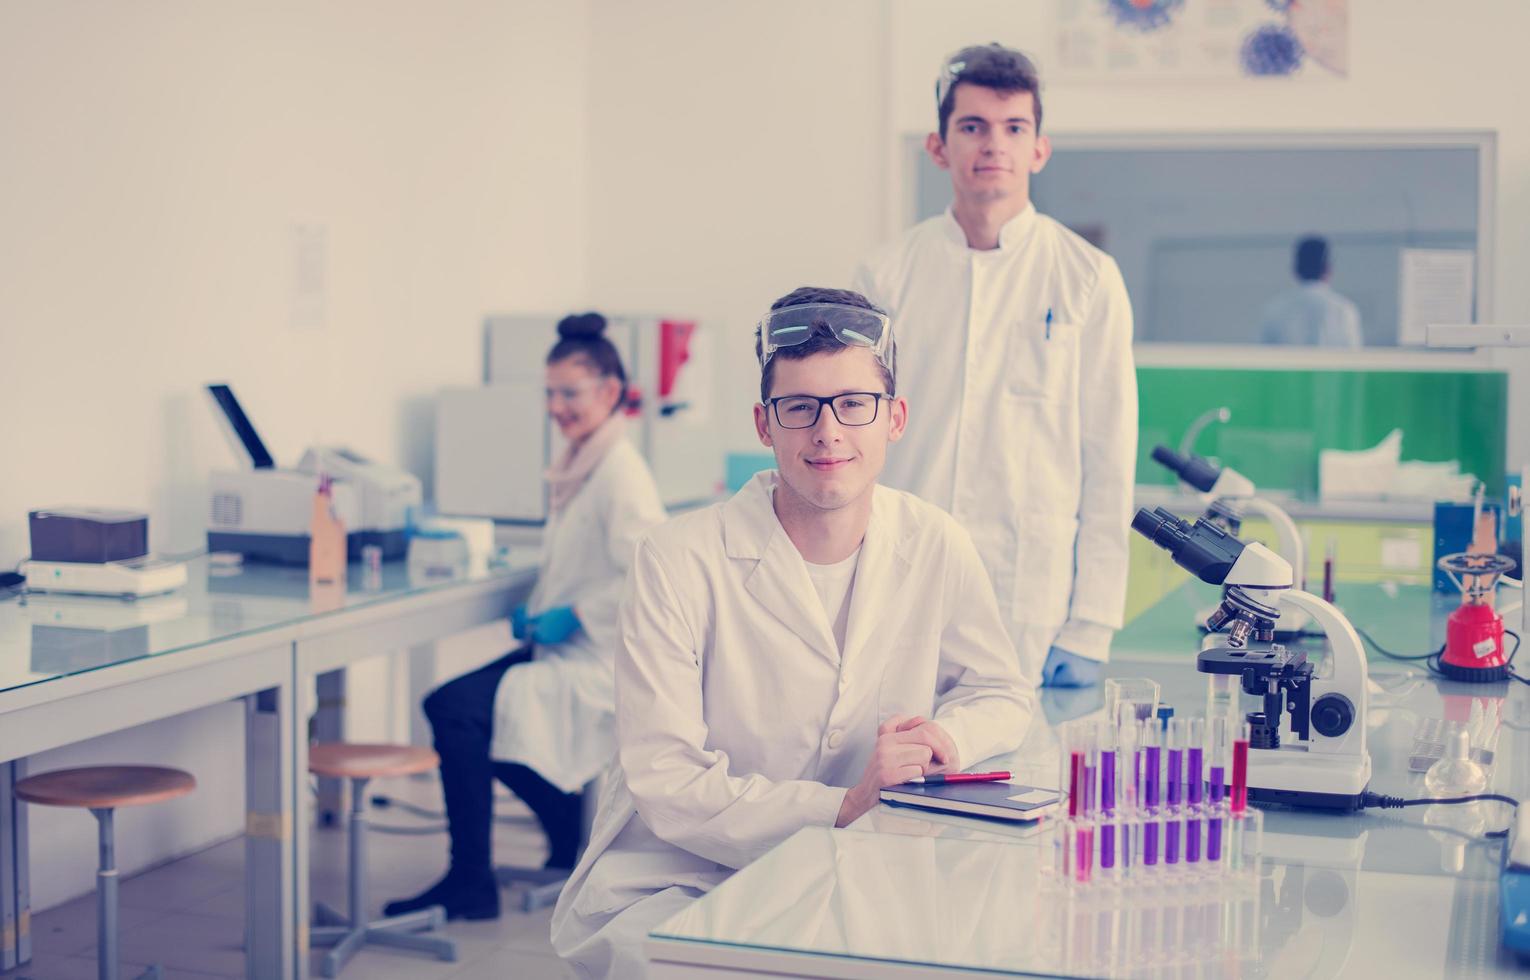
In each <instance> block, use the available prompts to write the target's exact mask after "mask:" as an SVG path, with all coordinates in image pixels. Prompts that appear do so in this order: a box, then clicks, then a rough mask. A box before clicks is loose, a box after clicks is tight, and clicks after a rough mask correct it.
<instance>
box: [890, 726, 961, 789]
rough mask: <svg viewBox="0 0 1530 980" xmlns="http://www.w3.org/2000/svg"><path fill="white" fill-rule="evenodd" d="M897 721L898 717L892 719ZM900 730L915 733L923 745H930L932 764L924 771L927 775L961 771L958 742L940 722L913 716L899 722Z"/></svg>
mask: <svg viewBox="0 0 1530 980" xmlns="http://www.w3.org/2000/svg"><path fill="white" fill-rule="evenodd" d="M890 720H892V721H896V720H897V719H890ZM895 730H896V731H899V732H908V733H910V734H913V735H914V736H915V737H916V738H917V739H918V740H919V742H920V744H921V745H928V746H929V747H930V756H931V760H932V763H933V764H932V765H931V766H930V767H929V768H927V769H926V770H925V771H924V774H925V775H926V776H934V775H936V774H937V773H942V772H960V771H961V768H962V763H961V760H960V759H958V758H957V752H956V743H955V742H954V741H952V740H951V736H950V735H949V734H947V732H946V730H945V729H944V728H942V727H940V724H939V723H938V722H934V721H926V720H925V719H924V718H920V717H917V716H916V717H913V718H909V719H906V720H903V721H900V722H899V723H898V726H897V728H896V729H895Z"/></svg>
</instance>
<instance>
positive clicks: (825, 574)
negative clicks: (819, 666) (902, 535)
mask: <svg viewBox="0 0 1530 980" xmlns="http://www.w3.org/2000/svg"><path fill="white" fill-rule="evenodd" d="M860 560H861V549H859V548H856V549H855V554H853V555H851V556H850V557H849V558H846V559H845V560H844V561H838V562H835V563H834V564H832V565H815V564H813V563H812V562H807V563H806V564H807V570H808V578H810V579H812V580H813V588H814V590H815V591H817V593H818V601H819V602H821V603H823V613H824V615H825V616H827V617H829V623H830V625H831V626H832V627H833V630H834V642H835V643H837V644H839V652H840V653H844V652H845V626H846V625H847V624H848V623H849V622H850V592H851V589H852V587H853V586H854V585H855V569H856V566H857V565H858V564H859V563H860Z"/></svg>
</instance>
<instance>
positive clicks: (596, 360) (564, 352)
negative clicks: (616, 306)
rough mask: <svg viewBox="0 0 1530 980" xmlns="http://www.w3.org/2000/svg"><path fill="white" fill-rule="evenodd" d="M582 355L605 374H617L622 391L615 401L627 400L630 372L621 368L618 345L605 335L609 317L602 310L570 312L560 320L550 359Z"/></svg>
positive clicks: (619, 404) (615, 375) (596, 369)
mask: <svg viewBox="0 0 1530 980" xmlns="http://www.w3.org/2000/svg"><path fill="white" fill-rule="evenodd" d="M571 357H578V358H583V359H584V361H585V362H586V363H588V364H589V365H590V367H591V368H592V369H593V370H594V371H595V373H596V374H598V375H600V376H601V377H602V378H615V379H616V380H617V381H620V382H621V385H622V393H621V396H620V397H618V398H617V400H616V405H617V407H618V408H620V407H621V406H622V405H623V404H624V403H625V402H626V401H627V372H626V370H624V369H623V368H622V356H621V355H620V354H618V353H617V352H616V345H615V344H613V343H611V341H609V340H607V339H606V318H605V317H603V316H601V315H600V314H599V313H570V314H569V315H568V316H566V317H564V318H563V319H561V320H559V321H558V342H557V343H556V344H553V349H552V350H550V351H548V352H547V363H548V364H552V363H553V362H554V361H562V360H567V359H568V358H571Z"/></svg>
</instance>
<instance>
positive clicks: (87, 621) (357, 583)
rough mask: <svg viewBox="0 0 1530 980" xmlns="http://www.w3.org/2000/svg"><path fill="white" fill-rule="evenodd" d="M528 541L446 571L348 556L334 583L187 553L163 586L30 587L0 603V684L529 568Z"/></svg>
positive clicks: (34, 680) (525, 573) (532, 565)
mask: <svg viewBox="0 0 1530 980" xmlns="http://www.w3.org/2000/svg"><path fill="white" fill-rule="evenodd" d="M537 557H538V556H537V553H536V552H535V551H534V550H531V549H528V550H526V551H523V552H522V551H516V552H512V553H511V555H510V557H509V559H508V560H507V561H502V562H497V563H493V564H489V565H486V566H479V567H476V568H472V569H459V570H458V571H456V572H453V573H447V574H441V573H439V572H431V573H426V572H423V571H421V570H420V569H419V568H418V567H417V566H416V567H414V568H411V566H410V565H409V564H408V563H407V562H403V561H397V562H388V563H385V564H383V565H382V567H381V569H380V570H378V571H377V572H371V571H368V570H367V569H366V568H365V567H363V566H362V565H360V564H359V563H358V564H352V565H351V566H350V567H349V568H348V570H347V581H346V583H345V586H344V587H343V588H341V587H338V586H333V587H324V586H313V587H310V584H309V581H308V569H307V568H302V567H288V566H281V565H267V564H260V563H255V562H247V563H245V564H243V565H241V566H238V567H234V568H228V569H224V568H219V567H216V566H213V565H211V564H210V563H209V561H208V559H207V558H206V557H199V558H193V559H190V560H189V561H188V562H187V582H186V584H185V585H184V586H182V587H180V588H178V589H176V590H174V591H173V592H170V593H168V594H165V595H159V596H149V597H146V598H142V599H136V600H126V599H120V598H116V597H105V596H80V595H68V594H54V593H41V592H33V593H27V594H24V595H21V596H18V597H14V598H11V599H9V600H7V601H4V602H0V692H3V691H8V690H11V689H14V688H19V687H25V686H27V685H30V684H38V683H43V682H46V681H49V680H54V679H56V678H60V677H67V676H70V675H72V674H79V673H83V672H86V671H92V670H99V669H101V668H104V667H110V666H113V665H115V664H122V663H126V662H128V661H131V660H137V659H140V658H143V657H153V656H159V655H162V654H166V653H174V652H177V651H181V650H187V649H191V648H195V647H198V646H203V645H206V644H209V643H213V642H216V641H219V640H226V639H231V638H234V637H237V636H241V635H244V634H251V633H258V632H261V631H266V630H276V629H281V628H284V627H291V626H294V625H297V624H300V623H302V622H305V621H308V620H313V619H317V618H321V617H324V616H329V615H334V614H336V613H339V612H342V611H345V610H353V609H358V608H362V607H365V606H370V605H374V604H377V603H382V602H389V601H393V600H396V599H399V598H402V597H405V596H410V595H416V594H420V593H425V592H431V591H434V590H438V589H447V588H453V587H458V586H461V585H463V584H465V583H471V582H480V581H488V580H492V579H495V578H513V577H522V578H526V579H527V581H528V582H529V581H530V579H531V577H533V576H534V575H535V570H536V567H537Z"/></svg>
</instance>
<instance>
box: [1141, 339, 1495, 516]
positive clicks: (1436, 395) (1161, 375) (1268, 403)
mask: <svg viewBox="0 0 1530 980" xmlns="http://www.w3.org/2000/svg"><path fill="white" fill-rule="evenodd" d="M1137 385H1138V404H1139V406H1140V423H1139V440H1138V449H1137V482H1138V483H1151V484H1167V485H1172V484H1173V482H1174V477H1173V475H1172V474H1171V473H1169V471H1168V470H1166V469H1164V468H1163V467H1162V466H1159V465H1158V464H1157V463H1154V462H1153V461H1152V459H1151V458H1150V456H1149V454H1150V453H1151V452H1152V450H1153V447H1154V446H1155V445H1158V444H1159V443H1163V444H1165V445H1168V446H1178V444H1179V440H1180V438H1181V436H1182V435H1183V434H1184V432H1185V430H1186V428H1188V427H1189V425H1190V423H1191V422H1192V421H1193V420H1194V419H1195V418H1196V417H1197V416H1198V415H1200V414H1201V413H1202V412H1204V411H1206V410H1207V409H1210V408H1216V407H1217V406H1219V405H1226V406H1227V407H1228V408H1229V409H1231V410H1232V419H1231V420H1230V421H1229V422H1227V423H1226V424H1221V425H1212V426H1211V427H1209V428H1208V429H1206V430H1205V431H1204V432H1203V433H1202V434H1201V438H1200V439H1199V440H1198V442H1197V444H1196V447H1195V450H1196V452H1198V453H1200V454H1201V455H1202V456H1216V457H1217V458H1218V459H1220V460H1221V461H1222V462H1223V463H1225V464H1226V465H1228V466H1231V467H1233V468H1234V469H1236V470H1238V471H1239V472H1241V473H1243V474H1244V475H1245V476H1247V477H1248V478H1249V479H1251V480H1253V481H1254V483H1255V484H1256V485H1257V486H1259V487H1263V488H1266V489H1271V490H1289V491H1294V492H1295V493H1296V494H1297V496H1299V497H1302V498H1305V499H1314V498H1316V496H1317V489H1318V452H1319V451H1320V450H1323V449H1351V450H1352V449H1369V448H1370V447H1372V446H1374V445H1376V443H1378V442H1380V441H1381V440H1382V438H1384V437H1385V436H1386V435H1387V433H1389V432H1391V431H1392V430H1393V429H1395V428H1400V429H1402V430H1403V450H1402V456H1403V459H1416V460H1431V461H1438V460H1450V459H1458V460H1460V461H1461V468H1462V470H1463V471H1464V472H1469V473H1475V474H1476V475H1477V476H1478V477H1479V478H1481V479H1482V480H1484V481H1486V482H1487V484H1488V492H1489V493H1493V494H1498V493H1502V492H1503V483H1504V462H1505V458H1506V456H1505V454H1506V442H1507V435H1508V400H1509V380H1508V375H1507V374H1505V373H1504V372H1502V371H1470V372H1468V371H1312V370H1273V369H1266V370H1258V369H1239V370H1229V369H1221V368H1190V367H1139V368H1138V369H1137Z"/></svg>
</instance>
